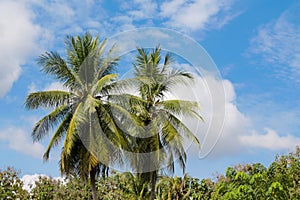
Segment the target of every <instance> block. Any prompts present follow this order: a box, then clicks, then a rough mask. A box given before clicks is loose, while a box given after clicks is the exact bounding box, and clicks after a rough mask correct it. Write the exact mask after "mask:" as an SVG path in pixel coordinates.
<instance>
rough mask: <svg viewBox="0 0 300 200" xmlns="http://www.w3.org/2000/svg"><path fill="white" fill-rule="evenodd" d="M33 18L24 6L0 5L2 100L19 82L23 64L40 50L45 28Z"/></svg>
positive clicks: (0, 79) (0, 95)
mask: <svg viewBox="0 0 300 200" xmlns="http://www.w3.org/2000/svg"><path fill="white" fill-rule="evenodd" d="M33 17H34V15H33V13H32V12H31V11H30V9H28V8H27V7H26V6H25V5H24V4H23V3H20V2H18V1H6V0H4V1H1V2H0V52H1V54H0V98H1V97H3V96H4V95H5V94H6V93H7V92H8V91H9V90H10V89H11V87H12V85H13V83H14V82H15V81H16V80H18V78H19V76H20V74H21V71H22V70H21V65H22V64H24V63H25V62H26V59H27V58H28V57H30V56H32V54H34V52H35V51H36V50H37V49H38V47H37V44H36V38H38V35H39V33H40V31H41V29H40V27H39V26H38V25H36V24H34V23H33Z"/></svg>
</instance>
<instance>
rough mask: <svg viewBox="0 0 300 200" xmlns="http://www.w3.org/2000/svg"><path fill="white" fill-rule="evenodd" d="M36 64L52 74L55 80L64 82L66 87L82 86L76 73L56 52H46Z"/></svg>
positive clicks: (43, 70)
mask: <svg viewBox="0 0 300 200" xmlns="http://www.w3.org/2000/svg"><path fill="white" fill-rule="evenodd" d="M38 64H39V65H41V66H42V69H41V71H42V72H45V73H47V74H50V75H53V76H54V77H55V78H56V79H57V80H60V81H61V82H63V83H64V85H65V86H66V87H70V88H74V87H82V82H81V81H80V79H79V77H78V76H77V74H76V73H75V72H74V71H73V69H72V68H69V67H68V66H67V63H66V62H65V60H64V59H62V58H61V57H60V55H59V54H58V53H56V52H46V53H44V54H42V55H41V56H40V57H39V59H38Z"/></svg>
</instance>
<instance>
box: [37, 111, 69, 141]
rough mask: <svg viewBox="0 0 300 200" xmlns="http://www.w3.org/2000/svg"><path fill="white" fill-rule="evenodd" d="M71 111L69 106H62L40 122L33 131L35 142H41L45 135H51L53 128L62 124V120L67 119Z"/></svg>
mask: <svg viewBox="0 0 300 200" xmlns="http://www.w3.org/2000/svg"><path fill="white" fill-rule="evenodd" d="M69 111H70V108H69V106H68V105H62V106H60V107H58V108H56V109H55V110H53V111H52V112H51V113H49V114H48V115H46V116H45V117H43V118H42V119H41V120H39V121H38V122H37V123H36V124H35V126H34V128H33V130H32V134H31V136H32V138H33V141H34V142H37V141H40V140H41V139H42V138H43V137H44V136H45V135H47V134H48V133H49V131H50V130H51V129H52V128H54V127H55V126H56V125H57V124H58V123H59V122H60V120H61V119H63V118H64V117H65V115H66V114H67V113H68V112H69Z"/></svg>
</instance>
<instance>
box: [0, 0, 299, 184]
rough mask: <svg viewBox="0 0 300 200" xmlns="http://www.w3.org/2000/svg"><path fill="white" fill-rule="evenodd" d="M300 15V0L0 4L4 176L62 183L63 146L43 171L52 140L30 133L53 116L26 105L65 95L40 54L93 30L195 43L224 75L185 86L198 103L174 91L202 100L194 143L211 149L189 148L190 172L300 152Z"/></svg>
mask: <svg viewBox="0 0 300 200" xmlns="http://www.w3.org/2000/svg"><path fill="white" fill-rule="evenodd" d="M299 10H300V1H297V0H286V1H280V0H272V1H271V0H264V1H261V0H251V1H250V0H248V1H242V0H210V1H208V0H194V1H183V0H171V1H166V0H164V1H155V0H130V1H121V0H110V1H107V0H72V1H71V0H70V1H59V0H57V1H55V0H52V1H50V0H49V1H46V0H44V1H39V0H0V52H1V53H0V72H1V73H0V168H2V169H3V168H6V167H7V166H14V167H15V168H16V169H18V170H20V171H21V175H22V176H24V175H26V177H30V176H36V174H45V175H48V176H53V177H57V176H59V175H60V173H59V165H58V161H59V152H60V148H61V147H57V149H56V150H55V151H53V152H52V154H51V156H50V160H49V161H48V162H44V161H43V159H42V155H43V152H44V150H45V148H46V146H47V142H49V137H46V138H45V139H44V140H42V141H40V142H36V143H33V142H32V139H31V130H32V127H33V126H34V124H35V123H36V122H37V121H38V119H40V118H41V117H42V116H43V115H45V114H46V113H47V112H48V111H47V110H38V111H28V110H26V109H25V108H24V106H23V103H24V100H25V98H26V96H27V95H28V94H29V93H30V92H34V91H40V90H51V89H62V88H63V87H62V84H61V83H59V82H57V81H56V80H54V79H52V78H51V77H48V76H46V75H45V74H42V73H41V72H40V66H38V65H37V62H36V61H37V58H38V56H39V55H41V54H42V53H44V52H45V51H57V52H59V53H60V54H62V55H64V39H65V37H66V35H72V36H75V35H82V34H84V33H85V32H87V31H89V32H91V33H93V34H98V35H99V36H100V38H103V39H104V38H110V37H112V36H114V35H116V34H119V33H124V31H130V30H134V29H136V28H145V27H152V28H154V29H155V30H157V32H155V37H156V38H158V39H162V38H163V37H165V36H164V33H165V31H166V30H169V31H171V32H172V31H174V32H176V33H179V34H181V35H184V36H186V37H188V38H189V39H190V40H193V41H194V42H196V43H197V44H199V45H201V46H202V47H203V49H204V50H205V52H207V54H208V55H209V56H210V58H211V59H212V60H213V62H214V63H215V66H216V70H217V72H218V73H220V77H219V78H218V79H216V78H214V77H210V76H205V75H203V74H197V76H196V81H195V85H193V86H189V87H192V91H193V95H191V94H190V93H189V91H190V90H188V89H186V88H182V87H178V88H176V92H175V93H176V95H177V96H178V97H183V98H184V97H185V98H187V99H193V98H195V96H197V98H196V99H197V100H199V101H200V104H201V108H202V110H201V114H202V116H203V117H204V119H207V120H205V122H204V123H200V124H198V126H199V129H196V135H197V136H198V137H199V139H200V142H201V141H203V145H204V146H205V145H206V144H209V145H208V146H209V147H205V148H206V149H205V148H203V149H202V152H199V150H198V151H197V149H196V148H195V147H194V146H191V147H190V146H188V147H190V148H189V149H188V155H189V157H188V161H187V168H186V172H187V173H189V174H190V175H192V176H194V177H198V178H205V177H214V176H215V175H216V174H218V173H223V172H224V170H225V169H226V167H227V166H234V165H236V164H239V163H241V164H246V163H256V162H260V163H262V164H264V165H265V166H268V165H269V164H270V163H271V162H272V161H273V160H274V158H275V156H276V155H277V154H284V153H288V152H290V151H293V150H295V148H296V146H297V145H300V133H299V130H300V93H299V90H300V79H299V77H300V14H299ZM160 28H163V29H160ZM152 34H154V32H152ZM157 41H161V40H157ZM121 42H124V43H126V39H124V40H121ZM176 43H177V44H176ZM173 44H174V46H176V45H177V46H178V45H179V46H180V45H181V44H180V43H178V41H177V40H174V41H173ZM153 45H157V44H153ZM182 47H183V46H182ZM162 48H164V46H162ZM188 50H189V49H188V48H186V52H189V51H188ZM196 53H197V52H196ZM129 55H130V54H129ZM180 56H181V55H177V57H180ZM127 57H128V56H127ZM179 60H180V59H179ZM181 60H184V59H181ZM124 63H125V64H126V61H124ZM176 64H178V65H180V66H183V67H186V69H189V68H190V67H192V64H191V63H188V62H186V63H184V62H182V61H178V62H177V63H176ZM127 65H128V66H129V67H130V62H128V60H127ZM128 66H127V67H128ZM125 68H126V67H125ZM125 68H123V71H122V69H121V70H120V71H121V72H123V73H125V71H124V69H125ZM207 84H208V85H210V87H207ZM220 87H222V88H223V91H222V92H220V93H219V92H218V91H219V90H218V88H220ZM190 89H191V88H190ZM222 94H224V95H225V96H224V95H223V96H222ZM220 99H221V100H220ZM214 101H215V103H218V102H219V101H220V102H221V103H222V105H223V106H224V107H222V108H224V112H225V113H224V116H221V117H216V118H212V116H213V115H216V116H219V115H218V114H220V113H222V112H223V111H222V110H219V109H221V107H218V106H217V107H215V108H214V109H213V107H212V106H213V104H214ZM211 119H214V120H215V121H217V122H220V123H222V125H223V126H222V127H221V128H222V131H216V130H215V129H214V126H211V127H210V125H211V121H212V120H211ZM223 122H224V124H223ZM187 123H188V124H189V123H190V125H191V126H193V123H191V122H187ZM193 128H195V127H193ZM50 135H51V134H50ZM206 136H208V137H211V136H212V137H213V136H215V137H214V138H217V139H218V140H217V143H216V145H213V142H212V143H205V137H206ZM214 141H215V140H214ZM205 150H206V151H205ZM210 150H211V151H210ZM176 174H179V175H180V171H177V172H176Z"/></svg>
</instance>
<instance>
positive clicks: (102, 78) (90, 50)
mask: <svg viewBox="0 0 300 200" xmlns="http://www.w3.org/2000/svg"><path fill="white" fill-rule="evenodd" d="M105 43H106V40H103V41H101V42H99V39H98V37H95V38H93V37H92V36H91V35H90V34H89V33H86V34H85V35H83V36H81V37H80V36H77V37H72V36H68V37H67V38H66V59H63V58H62V57H61V56H60V55H59V54H58V53H56V52H46V53H44V54H43V55H41V56H40V57H39V60H38V64H39V65H41V66H42V70H41V71H42V72H44V73H46V74H47V75H51V76H54V78H55V79H57V80H59V81H61V82H62V83H63V85H64V86H65V87H66V88H67V90H65V91H62V90H52V91H40V92H33V93H31V94H29V95H28V96H27V98H26V100H25V107H26V108H28V109H38V108H48V109H52V111H51V112H50V113H49V114H48V115H46V116H44V117H43V118H42V119H40V120H39V121H38V122H37V123H36V124H35V126H34V128H33V131H32V138H33V141H40V140H41V139H43V138H44V137H45V136H46V135H48V134H49V133H50V132H53V135H52V138H51V140H50V142H49V145H48V147H47V149H46V152H45V153H44V160H48V159H49V154H50V151H51V150H52V148H53V147H55V146H57V145H58V144H59V143H60V142H61V141H62V140H63V141H64V142H63V148H62V152H61V159H60V171H61V173H62V174H64V175H67V176H69V175H72V174H78V175H80V176H81V177H82V178H83V179H84V180H85V181H86V180H87V179H88V177H90V183H91V188H92V192H93V193H92V194H93V199H97V195H96V185H95V182H96V177H97V175H98V174H99V172H100V170H101V169H102V171H105V169H106V167H107V166H108V165H109V164H110V163H112V162H115V161H116V159H119V158H121V157H116V155H115V154H116V153H120V152H116V151H115V152H114V153H115V154H112V152H111V151H110V150H111V149H112V148H111V145H110V144H109V143H108V142H107V141H109V142H111V143H112V144H113V145H117V146H125V145H126V141H125V136H124V135H123V134H122V132H121V131H120V130H119V129H118V127H117V125H116V124H115V122H114V118H113V116H112V113H111V107H114V104H113V103H111V102H110V101H109V98H108V97H109V94H110V93H111V92H112V91H115V90H117V86H118V84H117V83H116V81H115V80H116V77H117V75H116V74H113V71H114V68H115V66H116V65H117V62H118V60H119V58H115V57H113V56H111V54H112V49H111V50H109V51H108V52H107V54H106V56H105ZM116 108H118V107H116ZM105 138H106V140H105ZM99 147H101V149H99ZM119 149H121V148H119ZM99 158H101V159H99Z"/></svg>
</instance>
